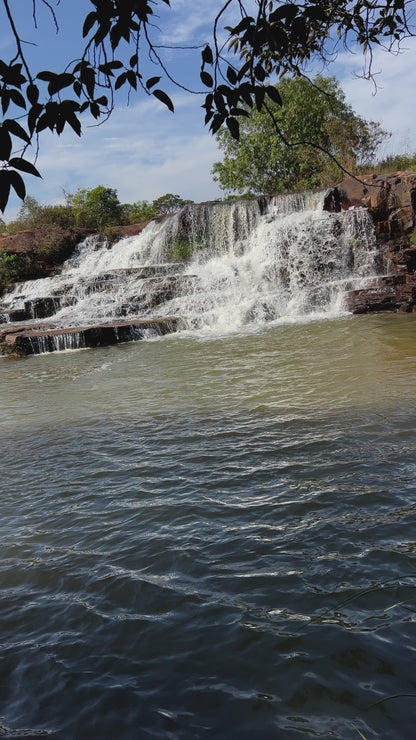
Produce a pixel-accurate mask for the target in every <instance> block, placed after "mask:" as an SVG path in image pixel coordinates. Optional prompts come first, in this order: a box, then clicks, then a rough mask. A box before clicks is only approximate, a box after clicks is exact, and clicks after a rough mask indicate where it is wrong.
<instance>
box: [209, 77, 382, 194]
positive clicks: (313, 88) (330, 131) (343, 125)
mask: <svg viewBox="0 0 416 740" xmlns="http://www.w3.org/2000/svg"><path fill="white" fill-rule="evenodd" d="M276 90H277V93H278V95H279V96H280V97H281V99H282V102H283V105H282V106H280V105H278V104H277V103H273V102H272V103H270V113H271V115H270V114H268V113H267V112H266V111H265V110H264V109H262V110H260V111H258V110H257V109H253V110H251V109H250V108H249V107H248V106H247V105H246V106H245V107H244V111H245V113H246V114H247V115H246V116H242V117H241V124H240V128H241V135H240V140H239V141H237V140H236V139H234V138H233V137H232V135H231V133H230V132H229V131H228V130H226V129H222V130H221V131H219V132H218V133H217V139H218V142H219V145H220V148H221V149H222V151H223V153H224V159H223V161H222V162H216V163H215V165H214V167H213V174H214V179H215V180H216V181H218V183H219V185H220V187H221V188H222V189H223V190H225V191H227V192H229V193H232V192H237V193H240V194H243V193H244V194H249V193H250V194H254V193H280V192H285V191H290V190H298V189H308V188H316V187H321V186H325V185H328V184H330V183H331V182H332V181H334V180H336V179H337V178H339V170H338V168H337V166H336V165H334V161H333V159H331V157H335V158H336V159H337V160H338V161H339V162H340V163H341V164H342V165H343V166H345V168H348V170H349V171H354V170H355V169H356V167H357V165H359V164H362V163H365V162H369V161H372V160H373V159H374V155H375V152H376V149H377V146H378V145H379V144H380V143H381V141H382V140H383V138H384V136H386V135H387V134H386V132H384V131H383V130H382V129H381V128H380V126H379V125H378V124H377V123H374V122H373V121H371V122H368V121H365V120H364V119H362V118H361V117H360V116H357V115H356V114H355V113H354V111H353V110H352V108H351V106H350V105H348V104H347V103H346V102H345V96H344V94H343V92H342V90H341V88H340V86H339V84H338V83H337V81H336V80H335V78H333V77H331V78H324V77H321V76H318V77H316V78H315V80H314V81H313V82H310V81H309V80H307V79H305V78H303V77H296V78H290V77H285V78H283V79H282V80H281V82H280V83H279V85H277V87H276ZM285 141H290V142H291V143H292V144H293V146H288V145H287V144H286V143H285ZM307 142H313V143H314V146H310V145H309V144H308V143H307ZM328 153H329V154H330V155H331V157H328Z"/></svg>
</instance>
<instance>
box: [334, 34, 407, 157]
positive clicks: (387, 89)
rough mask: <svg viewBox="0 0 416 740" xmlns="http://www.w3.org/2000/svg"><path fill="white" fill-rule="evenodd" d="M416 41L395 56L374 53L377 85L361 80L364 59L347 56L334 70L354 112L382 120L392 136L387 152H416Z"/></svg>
mask: <svg viewBox="0 0 416 740" xmlns="http://www.w3.org/2000/svg"><path fill="white" fill-rule="evenodd" d="M415 52H416V39H408V40H407V41H406V42H404V43H403V45H402V52H401V53H399V54H397V55H393V54H389V53H387V52H386V51H383V50H382V49H376V50H375V52H374V58H373V65H372V69H373V72H374V73H375V80H376V84H377V89H376V88H375V87H374V84H373V82H371V81H369V80H364V79H357V75H359V74H361V72H362V66H363V64H362V57H361V56H360V55H358V54H357V55H352V54H349V53H344V54H342V55H340V56H339V57H338V60H337V63H336V65H335V67H334V69H335V70H336V72H335V73H336V74H337V76H338V79H339V80H340V82H341V86H342V89H343V90H344V92H345V94H346V97H347V100H348V102H349V103H350V104H351V105H352V107H353V108H354V110H355V111H356V112H357V113H359V114H360V115H361V116H363V117H364V118H367V119H372V120H375V121H379V123H381V125H382V126H383V128H385V129H387V130H388V131H391V133H392V136H391V139H390V140H389V142H388V143H387V144H386V146H385V153H393V152H396V153H399V152H404V151H406V150H407V151H409V152H414V151H416V127H415V122H414V116H415V114H414V108H415V106H414V92H413V86H414V80H415V74H414V69H413V65H414V61H413V60H414V58H415Z"/></svg>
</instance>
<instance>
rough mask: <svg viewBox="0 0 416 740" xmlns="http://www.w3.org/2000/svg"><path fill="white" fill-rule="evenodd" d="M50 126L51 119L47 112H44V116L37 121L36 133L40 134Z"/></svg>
mask: <svg viewBox="0 0 416 740" xmlns="http://www.w3.org/2000/svg"><path fill="white" fill-rule="evenodd" d="M48 126H49V119H48V116H47V115H46V113H43V115H42V116H40V118H39V119H38V121H37V123H36V133H37V134H39V133H40V132H41V131H44V129H45V128H48Z"/></svg>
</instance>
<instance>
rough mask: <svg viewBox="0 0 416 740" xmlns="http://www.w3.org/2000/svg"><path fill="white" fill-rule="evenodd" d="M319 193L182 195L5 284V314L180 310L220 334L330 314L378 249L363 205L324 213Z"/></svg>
mask: <svg viewBox="0 0 416 740" xmlns="http://www.w3.org/2000/svg"><path fill="white" fill-rule="evenodd" d="M324 197H325V194H324V193H320V194H316V193H315V194H313V193H303V194H300V195H296V196H276V197H273V198H259V199H252V200H247V201H243V200H242V201H236V202H233V203H208V204H200V205H189V206H186V208H185V209H183V210H182V211H181V212H180V213H179V214H176V215H174V216H171V217H169V218H167V219H165V220H163V221H160V222H157V221H153V222H151V223H150V224H149V225H148V226H147V227H146V228H145V229H144V230H143V231H142V233H141V234H139V235H138V236H134V237H129V238H125V239H122V240H120V241H119V242H117V243H116V244H114V245H112V246H109V244H108V243H107V242H105V241H104V242H103V241H99V239H98V238H97V237H89V238H87V239H86V240H85V241H84V242H83V243H82V244H80V245H79V247H78V249H77V251H76V254H75V255H74V256H73V257H72V258H71V259H70V260H68V261H67V262H66V263H65V265H64V267H63V269H62V271H61V274H60V275H58V276H55V277H53V278H45V279H43V280H35V281H31V282H27V283H23V284H21V285H19V286H18V287H17V288H16V289H15V290H14V291H13V292H11V293H9V294H8V295H7V296H6V297H5V299H4V301H3V303H4V312H5V313H4V315H6V314H8V315H9V316H12V315H13V311H16V310H22V309H24V310H26V312H29V317H30V318H32V319H33V320H36V324H37V325H41V324H42V321H43V322H45V321H46V320H47V322H48V326H51V325H52V326H53V327H55V328H62V329H65V328H67V327H76V326H83V325H84V326H85V325H88V324H91V323H94V324H100V323H105V322H108V321H110V320H114V319H115V318H118V319H120V318H123V317H128V318H130V317H136V318H137V317H139V318H142V317H143V318H146V319H149V318H159V317H168V316H179V317H182V318H183V319H184V320H185V321H186V322H187V326H188V328H189V329H191V330H197V331H198V332H204V331H215V332H219V333H224V332H227V331H233V330H242V329H244V328H245V327H249V326H250V327H258V326H261V325H263V324H264V323H265V322H270V321H295V320H305V318H306V317H311V316H312V317H322V316H334V315H336V314H339V313H340V312H342V310H343V305H342V294H343V291H344V290H345V288H346V287H349V288H350V287H352V286H354V287H356V286H357V281H360V280H362V279H363V278H365V277H366V276H370V275H373V274H374V273H375V271H376V268H375V256H376V252H375V242H374V236H373V228H372V222H371V219H370V217H369V215H368V213H367V211H366V210H365V209H361V208H356V209H351V210H349V211H346V212H341V213H330V212H327V211H325V210H324V208H323V205H324ZM184 257H187V258H188V259H186V260H185V259H183V258H184ZM46 299H49V303H47V302H46V303H45V300H46ZM40 305H41V306H42V307H43V308H42V310H43V314H42V311H41V310H40V309H39V306H40ZM45 305H46V306H49V307H51V306H52V308H50V309H49V311H48V312H46V313H45V311H46V309H45Z"/></svg>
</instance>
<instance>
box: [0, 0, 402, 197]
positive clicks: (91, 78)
mask: <svg viewBox="0 0 416 740" xmlns="http://www.w3.org/2000/svg"><path fill="white" fill-rule="evenodd" d="M59 5H60V0H49V2H46V0H42V1H41V0H33V3H32V16H33V26H34V30H36V29H37V28H38V24H40V23H44V15H42V13H41V12H39V18H38V11H39V8H41V9H42V10H43V9H44V8H45V7H46V8H47V9H48V10H49V12H50V14H51V20H52V23H53V24H54V25H55V28H56V31H57V32H59V33H63V32H64V31H65V29H63V30H62V29H61V28H60V26H59V10H60V8H59ZM170 5H171V3H170V0H152V2H151V3H150V2H149V0H106V2H99V1H98V0H90V2H86V3H85V13H80V18H79V21H80V23H79V28H80V29H82V30H81V31H80V35H81V36H82V39H81V40H80V41H81V43H80V44H75V47H76V48H77V49H79V52H78V54H79V56H78V58H76V59H72V60H69V59H67V58H63V59H62V60H54V69H53V70H48V69H46V70H42V71H38V70H35V69H33V65H32V64H31V59H30V55H29V54H28V49H29V48H30V45H31V44H33V43H34V39H33V38H30V37H25V38H24V39H22V38H21V37H20V35H19V30H18V29H19V23H18V13H19V10H18V8H17V6H18V4H16V3H14V4H12V3H10V2H8V1H6V0H4V2H3V4H2V11H3V16H2V18H1V20H2V21H3V25H4V26H5V29H4V34H5V35H6V34H7V31H8V32H9V38H10V43H8V44H7V45H6V46H5V47H4V53H2V57H3V58H1V59H0V102H1V109H2V114H3V119H2V123H1V125H0V160H1V161H2V162H3V164H2V167H1V169H0V210H2V211H4V209H5V207H6V205H7V202H8V198H9V193H10V189H11V188H13V189H14V191H15V192H16V194H17V195H18V196H19V197H20V198H22V199H24V198H25V195H26V186H25V183H24V180H23V177H22V174H23V175H33V176H35V177H39V176H40V173H39V172H38V171H37V169H36V167H35V166H34V165H33V164H32V163H31V162H30V161H29V160H27V159H25V158H24V156H26V154H25V155H24V156H21V155H20V152H22V150H23V152H26V151H27V147H28V146H29V145H30V144H31V143H32V142H37V140H38V137H39V135H41V134H42V132H43V131H45V130H49V131H51V132H53V133H56V134H57V135H60V134H61V133H62V132H63V131H64V130H65V129H68V128H71V129H72V130H73V131H74V132H75V133H76V134H77V135H78V136H80V135H81V131H82V123H81V119H83V118H85V115H86V114H89V115H90V116H92V118H93V119H94V120H95V121H97V120H98V119H101V120H106V119H108V118H109V116H110V115H111V113H112V111H113V109H114V107H115V104H116V102H118V100H119V99H120V98H119V97H118V94H117V91H118V90H120V89H124V90H125V91H126V92H127V94H128V95H129V96H130V94H132V95H133V94H135V93H136V92H141V93H142V94H144V95H149V96H153V97H154V98H156V99H157V100H158V101H160V102H161V103H162V104H164V105H166V106H167V108H168V109H169V110H171V111H172V112H173V110H174V106H173V103H172V100H171V98H170V97H169V95H168V94H167V93H166V92H165V90H164V89H163V87H164V86H165V84H171V83H173V84H176V85H177V86H179V87H180V88H181V89H186V86H184V84H183V81H181V80H178V81H175V76H174V75H173V74H172V73H171V72H170V71H169V54H171V51H170V49H171V47H164V46H163V42H162V41H161V38H163V36H164V37H165V38H167V37H169V35H171V37H172V38H174V34H173V28H172V27H171V28H170V27H169V23H170V18H171V17H172V19H173V20H172V24H173V27H174V24H175V19H174V18H173V14H172V16H171V15H170V14H169V13H168V12H167V11H168V8H169V7H170ZM412 5H413V3H409V2H404V0H380V2H377V3H374V2H370V1H369V0H354V2H351V1H350V0H303V2H298V3H295V2H287V0H273V1H271V0H257V2H256V3H252V2H246V0H222V2H220V3H219V6H217V7H215V8H212V9H208V12H212V17H211V18H209V17H208V18H207V19H206V20H207V23H208V24H209V25H210V27H211V31H212V34H211V40H210V42H209V43H207V44H205V45H204V47H203V48H202V50H200V51H195V54H196V57H195V58H194V59H192V61H191V64H193V66H194V68H195V69H196V70H197V71H199V75H200V80H201V84H202V85H203V86H204V87H205V88H206V94H205V93H202V95H203V96H204V104H203V108H204V109H205V124H207V125H209V127H210V130H211V131H212V133H214V134H215V133H216V132H217V131H219V130H220V129H221V128H222V127H226V128H227V129H228V131H229V132H230V134H231V136H232V137H233V138H235V139H238V137H239V134H240V122H241V118H242V117H243V116H244V112H243V111H244V110H245V108H244V106H249V107H250V108H254V107H255V108H256V109H257V110H258V111H260V110H261V109H263V108H264V107H265V108H266V109H268V107H269V104H270V105H271V103H273V104H275V105H277V106H278V107H281V106H283V107H284V105H285V102H284V100H283V98H282V97H281V95H280V93H279V91H278V90H276V87H274V85H273V84H271V82H272V81H273V80H275V79H281V78H282V77H284V76H288V77H289V78H292V77H296V78H301V77H304V76H305V73H306V70H307V68H313V67H315V68H316V67H317V65H321V66H322V68H323V69H325V68H326V67H327V65H328V63H329V62H330V61H331V60H332V59H333V57H334V39H337V38H338V39H340V40H341V43H342V42H344V48H345V49H347V50H349V49H351V50H352V51H353V52H356V51H357V48H358V49H359V50H360V51H363V52H365V56H364V57H363V59H364V65H365V69H364V72H363V74H364V76H367V77H371V76H372V60H373V52H374V49H375V48H378V49H380V48H384V49H385V50H386V53H387V52H388V51H391V52H394V51H396V50H397V48H400V44H401V42H402V41H403V40H404V39H406V38H408V37H409V36H414V35H415V32H416V27H415V14H414V13H413V12H412V8H411V6H412ZM15 6H16V7H15ZM162 11H165V12H162ZM155 17H156V18H157V19H158V22H157V23H156V22H155V20H154V19H155ZM159 22H160V25H159ZM225 23H229V24H231V25H227V26H225V30H226V31H227V34H228V38H227V39H226V40H225V43H224V42H223V39H222V38H221V36H222V34H223V27H224V24H225ZM65 47H66V44H65V43H63V44H62V48H65ZM71 48H73V45H72V46H71ZM179 48H182V47H179ZM166 49H167V51H166ZM227 49H228V52H230V53H231V54H232V55H233V56H232V59H230V54H229V53H225V51H226V50H227ZM6 50H7V51H6ZM190 51H191V50H190V49H188V50H187V52H186V53H187V54H189V53H190ZM191 53H192V52H191ZM6 54H8V56H6ZM59 62H60V63H59ZM159 85H161V86H159ZM189 92H190V91H189ZM304 105H306V107H307V106H308V98H306V100H305V101H304ZM335 136H337V137H338V138H339V136H340V134H339V129H338V131H335ZM280 138H281V140H282V142H283V143H284V144H285V145H286V146H289V147H290V146H291V138H289V139H288V138H287V134H285V132H284V131H281V132H280ZM307 140H308V141H309V142H310V145H311V146H316V147H317V153H318V154H319V152H321V149H322V144H321V143H320V139H319V140H317V141H314V140H312V139H311V137H310V136H309V135H308V137H307ZM35 149H36V147H35ZM16 152H17V153H19V155H18V156H16ZM21 173H22V174H21Z"/></svg>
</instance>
